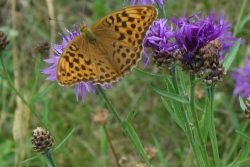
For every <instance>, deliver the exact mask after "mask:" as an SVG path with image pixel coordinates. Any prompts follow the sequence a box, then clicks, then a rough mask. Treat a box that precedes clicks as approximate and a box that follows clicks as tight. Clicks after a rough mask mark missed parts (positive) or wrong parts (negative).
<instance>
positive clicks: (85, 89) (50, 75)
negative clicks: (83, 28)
mask: <svg viewBox="0 0 250 167" xmlns="http://www.w3.org/2000/svg"><path fill="white" fill-rule="evenodd" d="M66 31H67V33H68V34H67V35H63V34H61V37H62V41H61V43H60V44H53V45H52V49H53V53H52V54H51V55H50V57H49V58H48V59H45V60H44V61H45V62H46V63H48V64H49V65H50V66H49V67H47V68H45V69H43V70H42V71H41V72H42V73H43V74H45V75H47V78H46V80H49V81H56V80H57V78H56V67H57V64H58V61H59V58H60V56H61V54H62V53H63V51H64V49H65V47H66V46H67V45H68V43H69V42H70V41H71V40H73V39H74V38H75V37H77V36H79V35H81V33H80V31H79V30H78V28H76V27H75V30H74V31H69V30H66ZM107 87H109V86H102V88H103V89H106V88H107ZM74 92H75V96H76V99H77V100H78V98H79V95H80V96H81V98H82V100H83V101H84V99H85V96H86V94H87V93H91V92H92V93H96V86H95V85H94V84H93V83H90V82H88V83H85V82H80V83H77V84H75V85H74Z"/></svg>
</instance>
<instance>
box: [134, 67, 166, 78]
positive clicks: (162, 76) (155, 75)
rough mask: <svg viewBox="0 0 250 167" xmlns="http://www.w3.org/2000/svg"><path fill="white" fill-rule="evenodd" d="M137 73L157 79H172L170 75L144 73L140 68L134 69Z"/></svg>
mask: <svg viewBox="0 0 250 167" xmlns="http://www.w3.org/2000/svg"><path fill="white" fill-rule="evenodd" d="M133 70H134V71H135V72H137V73H140V74H143V75H146V76H150V77H157V78H165V77H170V75H164V74H157V73H151V72H147V71H144V70H142V69H139V68H134V69H133Z"/></svg>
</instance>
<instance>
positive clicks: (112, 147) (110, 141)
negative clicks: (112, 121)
mask: <svg viewBox="0 0 250 167" xmlns="http://www.w3.org/2000/svg"><path fill="white" fill-rule="evenodd" d="M103 129H104V132H105V134H106V137H107V139H108V142H109V146H110V149H111V152H112V154H113V155H114V157H115V162H116V165H117V166H118V167H121V165H120V164H119V157H118V155H117V153H116V151H115V149H114V146H113V144H112V139H111V137H110V135H109V133H108V129H107V128H106V126H105V125H103Z"/></svg>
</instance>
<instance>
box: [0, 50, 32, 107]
mask: <svg viewBox="0 0 250 167" xmlns="http://www.w3.org/2000/svg"><path fill="white" fill-rule="evenodd" d="M0 59H1V64H2V67H3V71H4V73H5V75H6V78H7V82H8V84H9V86H10V87H11V88H12V90H14V92H15V93H16V95H17V96H18V97H19V98H20V99H21V100H22V102H23V103H24V104H25V105H26V106H27V107H28V108H29V109H30V105H29V103H28V102H27V101H26V100H25V99H24V97H23V96H22V95H21V93H19V91H18V90H17V89H16V88H15V87H14V85H13V84H12V80H11V79H10V76H9V73H8V71H7V70H6V67H5V63H4V60H3V57H2V56H1V55H0Z"/></svg>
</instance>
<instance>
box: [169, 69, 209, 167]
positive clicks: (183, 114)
mask: <svg viewBox="0 0 250 167" xmlns="http://www.w3.org/2000/svg"><path fill="white" fill-rule="evenodd" d="M170 73H171V78H172V83H173V85H174V89H175V93H177V94H180V90H179V87H178V82H177V73H176V67H175V66H173V67H172V68H171V69H170ZM180 110H181V113H180V112H178V111H177V112H178V115H179V117H180V118H179V119H180V120H181V121H183V122H184V126H185V127H184V129H185V131H184V132H185V134H186V136H187V138H188V141H189V143H190V146H191V148H192V150H193V153H194V156H195V159H196V161H197V164H198V166H205V163H204V162H203V161H202V159H201V158H199V157H200V154H201V152H200V150H199V149H198V148H197V147H196V144H195V139H194V133H193V131H192V129H191V127H190V124H189V122H190V121H189V116H188V113H187V112H186V110H185V107H184V106H183V105H181V106H180Z"/></svg>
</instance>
